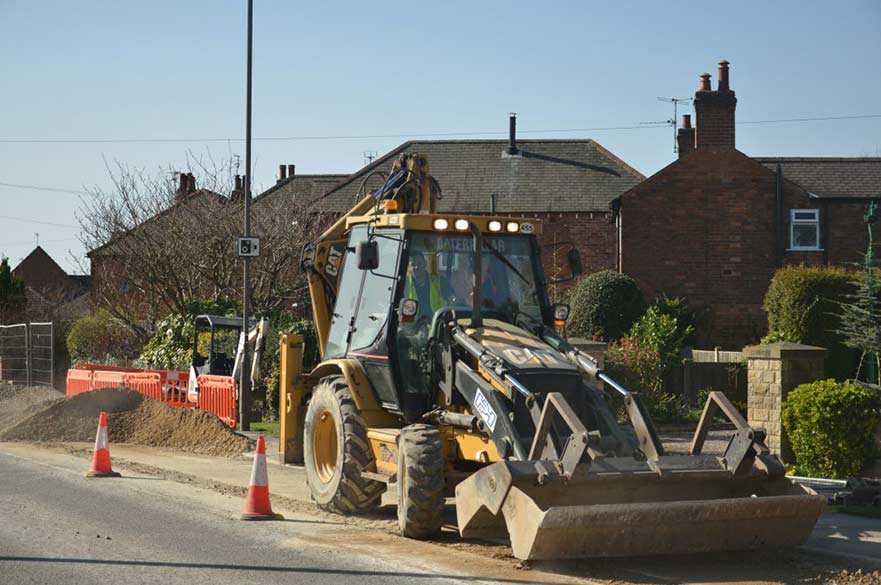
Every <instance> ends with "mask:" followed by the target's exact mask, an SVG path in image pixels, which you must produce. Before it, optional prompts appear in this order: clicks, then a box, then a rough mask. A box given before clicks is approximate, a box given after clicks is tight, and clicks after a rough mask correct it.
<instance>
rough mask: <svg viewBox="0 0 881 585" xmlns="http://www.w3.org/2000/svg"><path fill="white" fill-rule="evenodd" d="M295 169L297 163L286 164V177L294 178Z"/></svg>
mask: <svg viewBox="0 0 881 585" xmlns="http://www.w3.org/2000/svg"><path fill="white" fill-rule="evenodd" d="M295 170H297V165H288V179H293V178H294V171H295Z"/></svg>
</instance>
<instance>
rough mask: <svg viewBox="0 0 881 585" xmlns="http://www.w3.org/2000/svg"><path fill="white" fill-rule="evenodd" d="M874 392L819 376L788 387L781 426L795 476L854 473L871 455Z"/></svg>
mask: <svg viewBox="0 0 881 585" xmlns="http://www.w3.org/2000/svg"><path fill="white" fill-rule="evenodd" d="M879 406H881V397H879V395H878V392H876V391H874V390H871V389H869V388H866V387H863V386H857V385H854V384H851V383H838V382H836V381H835V380H832V379H829V380H820V381H817V382H812V383H810V384H802V385H801V386H798V387H796V388H795V389H793V390H792V391H791V392H790V393H789V395H788V396H787V397H786V400H784V402H783V428H784V429H785V431H786V433H787V436H788V437H789V442H790V444H791V446H792V451H793V453H794V454H795V459H796V466H797V469H798V473H799V474H803V475H809V476H819V477H831V478H846V477H850V476H853V475H858V474H859V472H860V470H861V469H862V468H863V467H864V466H865V465H866V463H868V462H869V461H870V460H871V459H872V458H873V457H875V455H876V453H877V447H876V445H875V438H874V432H875V427H876V426H877V425H878V408H879Z"/></svg>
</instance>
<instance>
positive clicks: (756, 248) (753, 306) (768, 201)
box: [614, 61, 881, 349]
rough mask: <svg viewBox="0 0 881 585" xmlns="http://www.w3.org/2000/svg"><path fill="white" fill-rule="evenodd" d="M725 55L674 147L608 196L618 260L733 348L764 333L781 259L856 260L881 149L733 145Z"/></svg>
mask: <svg viewBox="0 0 881 585" xmlns="http://www.w3.org/2000/svg"><path fill="white" fill-rule="evenodd" d="M736 105H737V98H736V96H735V93H734V91H733V90H732V89H731V88H730V84H729V64H728V62H727V61H722V62H721V63H720V64H719V82H718V88H717V89H716V90H713V89H712V88H711V87H710V75H709V74H706V73H705V74H703V75H701V82H700V87H699V89H698V91H697V92H696V93H695V99H694V110H695V125H694V127H692V126H691V121H690V116H684V117H683V124H682V128H680V129H679V130H678V143H679V158H678V159H677V160H676V161H674V162H673V163H671V164H670V165H668V166H667V167H665V168H663V169H661V170H660V171H658V172H657V173H655V174H654V175H652V176H651V177H649V178H647V179H646V180H645V181H643V182H642V183H640V184H638V185H636V186H634V187H633V188H631V189H629V190H628V191H626V192H625V193H624V194H622V195H621V197H620V198H619V199H618V200H617V201H616V202H615V204H614V205H615V206H616V207H617V208H618V215H617V226H618V231H619V249H620V253H619V265H618V268H619V270H621V271H622V272H624V273H626V274H629V275H631V276H633V277H634V278H635V279H636V280H637V281H638V282H639V284H640V286H641V288H642V289H643V291H644V293H645V294H646V295H647V296H648V297H653V296H655V295H658V294H660V293H666V294H668V295H671V296H682V297H686V298H687V299H688V300H689V302H690V304H691V305H692V306H693V307H695V308H699V309H702V310H703V311H704V312H705V316H706V326H705V327H704V328H703V336H702V337H703V339H702V340H701V341H702V342H703V343H712V344H718V345H722V346H724V347H730V348H738V349H739V348H740V347H742V346H743V345H745V344H748V343H754V342H756V341H757V340H758V339H759V338H760V337H761V336H762V335H763V334H764V333H766V332H767V318H766V315H765V314H764V312H763V310H762V301H763V299H764V295H765V292H766V291H767V288H768V285H769V282H770V280H771V277H772V276H773V274H774V272H775V271H776V270H777V268H779V267H780V266H783V265H787V264H798V263H805V264H847V263H852V262H861V261H862V255H863V254H864V253H865V251H866V246H867V231H866V228H865V224H864V223H863V215H864V214H865V213H866V209H867V207H868V203H869V201H870V200H872V199H876V200H877V199H879V198H881V158H751V157H749V156H748V155H746V154H744V153H742V152H740V151H739V150H737V148H736V147H735V130H734V128H735V124H734V122H735V108H736Z"/></svg>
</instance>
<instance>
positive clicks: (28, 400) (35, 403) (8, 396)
mask: <svg viewBox="0 0 881 585" xmlns="http://www.w3.org/2000/svg"><path fill="white" fill-rule="evenodd" d="M63 400H64V394H62V393H61V392H58V391H57V390H54V389H53V388H49V387H47V386H14V385H12V384H2V385H0V435H2V434H3V433H4V432H5V431H6V430H7V429H11V428H12V427H14V426H15V425H17V424H18V423H20V422H21V421H23V420H25V419H26V418H28V417H30V416H31V415H33V414H34V412H37V411H40V410H43V409H44V408H46V407H48V406H50V405H51V404H53V403H55V402H61V401H63Z"/></svg>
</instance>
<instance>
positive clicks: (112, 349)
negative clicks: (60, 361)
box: [66, 309, 138, 362]
mask: <svg viewBox="0 0 881 585" xmlns="http://www.w3.org/2000/svg"><path fill="white" fill-rule="evenodd" d="M66 341H67V353H68V354H69V355H70V359H71V360H72V361H74V362H77V361H79V362H85V361H97V362H104V361H105V360H107V359H108V358H118V359H128V358H133V357H135V356H136V355H137V353H138V341H137V337H136V336H135V334H134V332H133V331H132V330H131V329H129V328H128V327H126V326H125V325H123V324H122V322H120V321H119V320H117V319H116V318H114V317H113V315H111V314H110V312H108V311H107V310H106V309H98V310H97V311H94V312H92V313H88V314H86V315H83V316H82V317H80V318H79V319H77V320H76V321H74V322H73V325H71V327H70V331H69V332H68V333H67V340H66Z"/></svg>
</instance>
